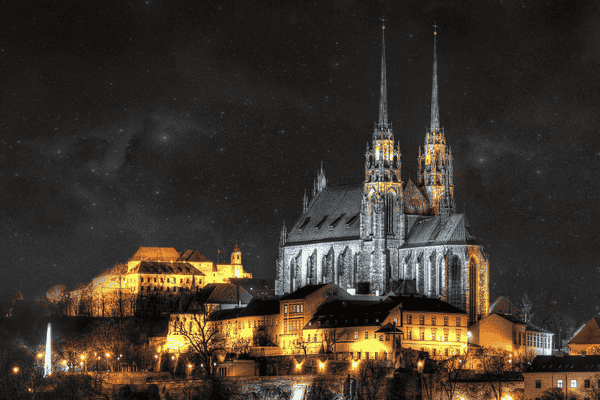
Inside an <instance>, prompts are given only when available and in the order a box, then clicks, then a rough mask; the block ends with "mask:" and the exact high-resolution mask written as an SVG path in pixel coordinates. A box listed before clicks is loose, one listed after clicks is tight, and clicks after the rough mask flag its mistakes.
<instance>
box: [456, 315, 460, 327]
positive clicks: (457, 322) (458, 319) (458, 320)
mask: <svg viewBox="0 0 600 400" xmlns="http://www.w3.org/2000/svg"><path fill="white" fill-rule="evenodd" d="M456 326H460V317H456Z"/></svg>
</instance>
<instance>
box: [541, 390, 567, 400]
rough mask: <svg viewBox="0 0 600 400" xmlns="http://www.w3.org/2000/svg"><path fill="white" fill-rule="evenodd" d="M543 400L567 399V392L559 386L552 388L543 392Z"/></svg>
mask: <svg viewBox="0 0 600 400" xmlns="http://www.w3.org/2000/svg"><path fill="white" fill-rule="evenodd" d="M542 400H565V392H564V391H563V390H562V389H559V388H550V389H546V390H544V391H543V392H542Z"/></svg>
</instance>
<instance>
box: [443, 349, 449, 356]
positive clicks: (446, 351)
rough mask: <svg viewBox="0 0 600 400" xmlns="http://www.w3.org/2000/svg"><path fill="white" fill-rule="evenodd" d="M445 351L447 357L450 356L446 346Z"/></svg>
mask: <svg viewBox="0 0 600 400" xmlns="http://www.w3.org/2000/svg"><path fill="white" fill-rule="evenodd" d="M444 353H445V354H446V357H448V348H447V347H446V350H445V351H444Z"/></svg>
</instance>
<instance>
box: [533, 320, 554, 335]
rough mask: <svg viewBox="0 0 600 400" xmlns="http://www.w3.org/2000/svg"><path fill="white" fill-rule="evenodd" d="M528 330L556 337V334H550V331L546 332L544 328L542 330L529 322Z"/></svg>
mask: <svg viewBox="0 0 600 400" xmlns="http://www.w3.org/2000/svg"><path fill="white" fill-rule="evenodd" d="M527 330H528V331H531V332H540V333H550V334H552V335H554V333H552V332H550V331H549V330H546V329H544V328H541V327H539V326H537V325H534V324H532V323H530V322H527Z"/></svg>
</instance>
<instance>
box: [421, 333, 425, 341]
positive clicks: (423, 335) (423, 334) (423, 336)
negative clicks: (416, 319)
mask: <svg viewBox="0 0 600 400" xmlns="http://www.w3.org/2000/svg"><path fill="white" fill-rule="evenodd" d="M421 340H425V331H421Z"/></svg>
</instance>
